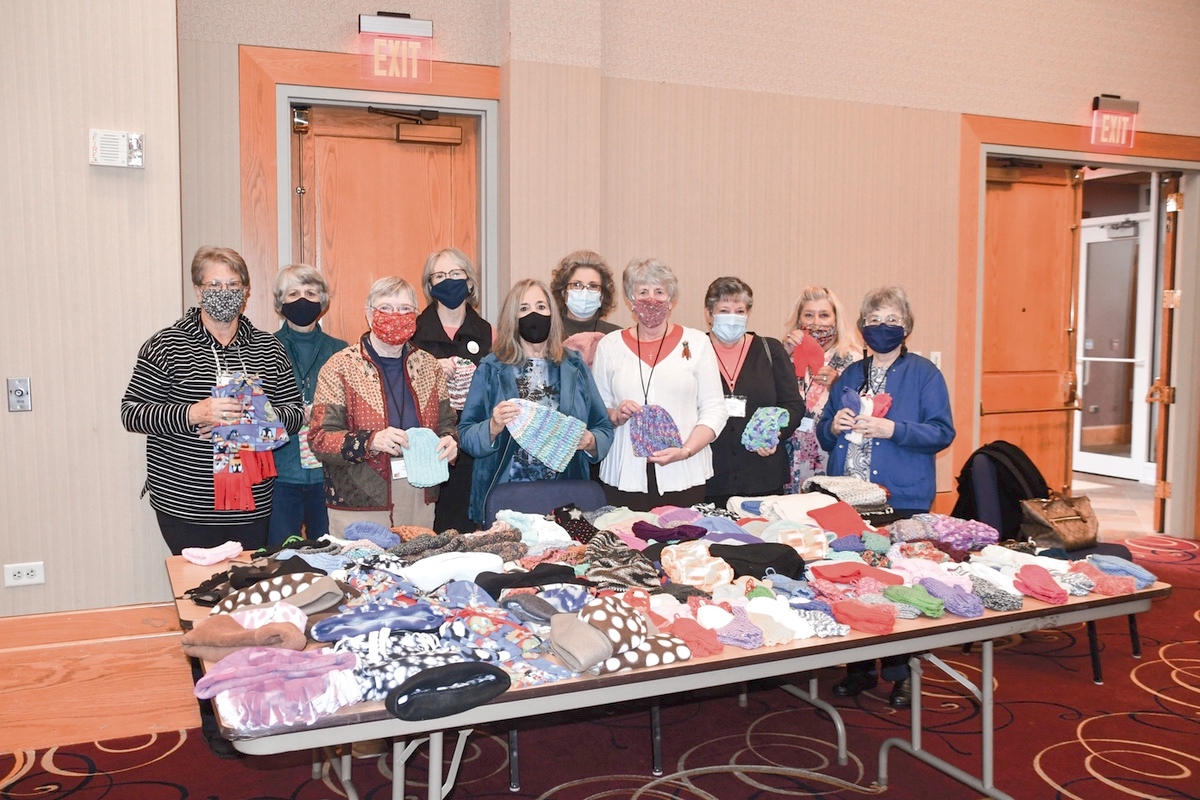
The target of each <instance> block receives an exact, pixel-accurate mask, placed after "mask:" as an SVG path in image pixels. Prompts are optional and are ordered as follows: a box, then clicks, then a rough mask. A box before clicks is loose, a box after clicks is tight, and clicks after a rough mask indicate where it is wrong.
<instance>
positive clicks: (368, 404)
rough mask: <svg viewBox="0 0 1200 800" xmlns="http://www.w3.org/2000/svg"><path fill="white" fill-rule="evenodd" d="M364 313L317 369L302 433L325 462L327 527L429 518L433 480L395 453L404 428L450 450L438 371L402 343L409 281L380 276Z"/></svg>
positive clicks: (428, 522) (453, 448) (448, 454)
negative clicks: (424, 479) (425, 483)
mask: <svg viewBox="0 0 1200 800" xmlns="http://www.w3.org/2000/svg"><path fill="white" fill-rule="evenodd" d="M366 315H367V322H368V323H369V324H370V326H371V329H370V331H368V332H367V333H365V334H363V336H362V338H361V339H360V340H359V341H358V342H357V343H355V344H352V345H350V346H349V347H347V348H346V349H345V350H342V351H341V352H339V353H336V354H334V355H333V356H332V357H331V358H330V359H329V361H327V362H326V363H325V366H324V367H322V368H321V375H320V377H319V378H318V380H317V393H316V397H315V399H314V403H313V414H312V433H311V435H310V438H311V444H312V449H313V453H314V454H315V455H316V457H317V458H318V459H320V460H321V462H322V464H323V465H324V467H325V504H326V505H327V506H328V508H329V527H330V532H331V533H333V534H334V535H335V536H341V535H342V533H343V532H344V531H345V528H346V525H348V524H350V523H352V522H356V521H359V520H369V521H372V522H378V523H379V524H381V525H384V526H386V527H392V526H393V525H418V526H421V527H425V528H432V527H433V502H434V501H435V500H436V499H437V487H434V488H432V489H420V488H417V487H415V486H412V485H411V484H410V483H409V482H408V478H407V470H406V468H405V466H404V459H403V458H401V448H404V447H407V446H408V434H407V433H406V430H408V429H411V428H428V429H430V430H432V431H434V432H435V433H437V434H438V436H439V441H438V446H437V457H438V458H440V459H442V460H444V461H450V462H453V461H454V460H455V458H457V457H458V439H457V437H458V433H457V430H456V428H455V414H454V410H453V409H452V408H451V407H450V397H449V394H448V393H447V391H446V376H445V373H444V372H443V371H442V368H441V366H440V365H439V364H438V361H437V359H436V358H434V357H433V356H432V355H430V354H429V353H427V352H425V351H424V350H418V349H417V348H415V347H413V346H412V345H411V344H409V340H410V339H411V338H412V335H413V331H414V330H415V329H416V318H417V300H416V293H415V292H414V291H413V288H412V286H410V285H409V284H408V282H407V281H405V280H403V279H402V278H396V277H388V278H380V279H379V280H378V281H376V282H375V284H374V285H373V286H372V287H371V291H370V293H369V294H368V295H367V306H366Z"/></svg>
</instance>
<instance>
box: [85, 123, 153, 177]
mask: <svg viewBox="0 0 1200 800" xmlns="http://www.w3.org/2000/svg"><path fill="white" fill-rule="evenodd" d="M143 138H144V136H143V134H140V133H126V132H125V131H99V130H96V129H95V128H92V130H91V134H90V138H89V140H88V158H89V161H90V163H91V164H93V165H96V166H101V167H144V166H145V164H144V163H143V162H142V139H143Z"/></svg>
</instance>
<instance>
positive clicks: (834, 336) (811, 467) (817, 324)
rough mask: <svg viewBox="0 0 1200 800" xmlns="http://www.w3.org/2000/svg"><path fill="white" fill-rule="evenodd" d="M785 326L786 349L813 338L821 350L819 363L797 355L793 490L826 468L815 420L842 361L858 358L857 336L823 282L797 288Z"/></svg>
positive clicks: (790, 445)
mask: <svg viewBox="0 0 1200 800" xmlns="http://www.w3.org/2000/svg"><path fill="white" fill-rule="evenodd" d="M786 330H787V333H786V335H785V336H784V338H783V347H784V349H785V350H787V353H788V355H794V353H795V351H796V348H798V347H799V348H811V347H812V346H813V345H814V344H815V345H816V347H819V348H820V349H821V352H822V353H823V354H824V356H823V362H824V363H823V364H822V365H821V366H820V367H819V368H818V369H815V370H814V369H812V366H811V365H808V366H806V365H804V364H803V360H797V364H798V366H797V367H796V372H797V375H796V381H797V383H798V384H799V388H800V396H801V397H803V398H804V409H805V410H804V419H802V420H801V421H800V426H799V427H798V428H796V430H795V432H794V433H793V434H792V436H791V438H790V439H788V460H789V462H790V464H791V481H790V483H788V486H787V490H788V491H789V492H792V493H795V492H799V491H800V489H801V487H802V486H803V485H804V481H806V480H808V479H809V478H811V477H812V476H813V475H824V474H825V468H826V464H827V462H828V458H829V456H828V455H827V454H826V453H825V451H824V450H822V449H821V446H820V444H819V443H818V441H817V434H816V421H817V420H818V419H820V418H821V411H822V410H824V408H825V403H826V401H827V400H828V399H829V387H830V386H832V385H833V382H834V381H835V380H837V377H838V376H839V375H841V374H842V371H843V370H844V369H846V367H848V366H850V364H853V363H854V362H855V361H857V360H859V359H860V358H862V342H861V340H860V339H859V337H858V331H857V329H856V326H855V324H854V321H853V320H852V319H851V318H850V317H849V316H847V314H846V313H845V310H844V309H843V308H842V302H841V301H840V300H838V297H837V295H836V294H834V293H833V291H832V290H830V289H828V288H826V287H824V286H806V287H805V288H804V289H802V290H801V292H800V297H799V298H797V300H796V305H795V308H793V309H792V313H791V314H790V315H789V316H788V318H787V324H786ZM806 337H807V338H808V340H809V341H808V342H805V338H806ZM814 352H815V350H814Z"/></svg>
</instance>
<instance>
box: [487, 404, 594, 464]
mask: <svg viewBox="0 0 1200 800" xmlns="http://www.w3.org/2000/svg"><path fill="white" fill-rule="evenodd" d="M511 402H513V403H516V404H517V405H518V406H520V408H521V413H520V414H518V415H517V417H516V419H514V420H513V421H512V422H510V423H508V425H507V426H506V427H507V428H508V432H509V433H511V434H512V437H513V438H514V439H516V440H517V444H519V445H521V447H523V448H524V449H525V452H526V453H529V455H531V456H533V457H534V458H536V459H537V460H538V461H540V462H542V463H543V464H545V465H546V466H547V467H549V468H550V469H552V470H554V471H555V472H562V471H563V470H565V469H566V468H567V465H568V464H570V463H571V459H572V458H574V457H575V451H576V450H578V449H579V440H580V439H582V438H583V434H584V433H586V432H587V424H586V423H585V422H584V421H583V420H581V419H576V418H575V417H569V416H567V415H566V414H563V413H562V412H560V411H556V410H555V409H553V408H549V407H548V406H543V405H540V404H538V403H534V402H532V401H530V400H521V399H520V398H517V399H515V400H512V401H511Z"/></svg>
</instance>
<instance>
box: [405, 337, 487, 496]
mask: <svg viewBox="0 0 1200 800" xmlns="http://www.w3.org/2000/svg"><path fill="white" fill-rule="evenodd" d="M450 360H451V361H453V362H454V371H453V372H451V373H450V377H448V378H446V390H447V391H448V392H449V394H450V407H451V408H453V409H454V410H455V411H462V410H463V408H464V407H466V405H467V392H468V391H469V390H470V389H471V378H473V377H475V362H474V361H472V360H471V359H469V358H463V357H462V356H451V357H450ZM414 485H415V484H414Z"/></svg>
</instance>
